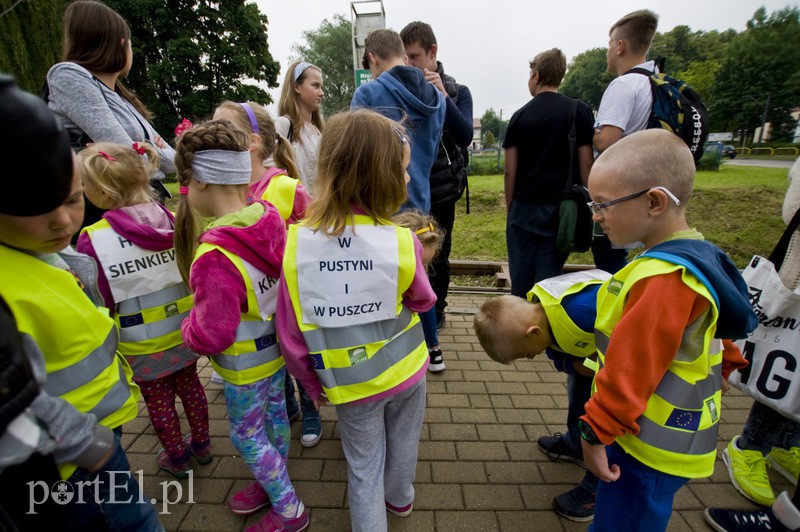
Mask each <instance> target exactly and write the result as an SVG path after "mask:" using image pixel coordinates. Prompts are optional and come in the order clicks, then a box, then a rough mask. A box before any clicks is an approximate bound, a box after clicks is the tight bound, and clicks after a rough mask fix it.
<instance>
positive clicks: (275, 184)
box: [261, 174, 300, 221]
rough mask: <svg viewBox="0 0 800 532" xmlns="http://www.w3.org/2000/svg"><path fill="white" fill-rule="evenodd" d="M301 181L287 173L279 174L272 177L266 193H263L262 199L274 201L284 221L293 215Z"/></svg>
mask: <svg viewBox="0 0 800 532" xmlns="http://www.w3.org/2000/svg"><path fill="white" fill-rule="evenodd" d="M299 182H300V181H298V180H297V179H295V178H293V177H289V176H288V175H286V174H277V175H275V176H273V177H272V179H271V180H270V182H269V184H268V185H267V188H266V189H265V190H264V193H263V194H261V199H262V200H264V201H268V202H270V203H272V204H273V205H274V206H275V208H276V209H278V212H279V213H280V215H281V218H283V219H284V221H285V220H288V219H289V218H290V217H291V216H292V210H294V197H295V194H296V193H297V184H298V183H299Z"/></svg>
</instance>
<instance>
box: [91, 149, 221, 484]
mask: <svg viewBox="0 0 800 532" xmlns="http://www.w3.org/2000/svg"><path fill="white" fill-rule="evenodd" d="M158 164H159V160H158V154H157V153H156V151H155V150H154V149H153V147H152V146H151V145H150V144H146V143H144V142H142V143H141V144H139V143H134V144H133V146H132V147H131V146H121V145H119V144H111V143H96V144H93V145H92V146H90V147H88V148H86V149H84V150H82V151H81V152H80V153H79V154H78V165H79V167H80V171H81V177H82V178H83V186H84V191H85V194H86V197H87V198H89V201H91V202H92V203H93V204H94V205H96V206H97V207H100V208H101V209H103V210H104V211H105V213H104V214H103V218H102V219H101V220H100V221H98V222H97V223H95V224H92V225H90V226H88V227H85V228H84V229H83V231H82V232H81V235H80V237H79V238H78V251H80V252H81V253H86V254H87V255H89V256H90V257H93V258H94V259H95V260H96V261H97V263H98V265H99V271H98V277H99V279H98V281H99V283H98V284H99V287H100V293H101V294H102V295H103V299H104V301H105V304H106V307H108V308H109V309H111V310H112V317H113V318H114V321H116V322H117V326H118V327H119V334H120V346H119V349H120V352H121V353H122V354H123V355H124V356H125V357H126V358H127V359H128V362H129V363H130V365H131V368H133V380H134V381H136V383H137V384H138V385H139V387H140V388H141V390H142V396H143V397H144V402H145V405H147V413H148V414H149V415H150V423H151V424H152V425H153V428H154V429H155V431H156V435H157V436H158V439H159V440H160V441H161V445H162V446H163V449H161V450H160V451H159V453H158V456H157V462H158V467H159V468H160V469H162V470H164V471H167V472H168V473H171V474H172V475H175V476H176V477H178V478H186V477H188V476H189V471H190V470H191V461H190V459H191V457H192V456H194V457H195V459H196V460H197V461H198V463H200V464H208V463H210V462H211V460H212V459H213V452H212V450H211V438H210V437H209V430H208V401H207V399H206V394H205V390H204V389H203V385H202V384H201V383H200V379H199V378H198V376H197V355H195V354H194V353H192V352H191V351H190V350H189V349H188V348H187V347H186V346H185V345H184V344H183V340H182V339H181V323H182V322H183V320H184V318H186V316H188V314H189V310H190V309H191V307H192V294H191V292H190V291H189V288H188V287H187V286H186V285H185V284H184V282H183V279H181V274H180V272H179V271H178V264H177V262H175V247H174V244H173V234H174V225H175V223H174V217H173V215H172V213H171V212H170V211H169V210H168V209H167V208H166V207H164V206H163V205H161V204H160V203H158V202H157V201H155V200H154V198H153V190H152V188H151V187H150V184H149V181H150V176H151V175H152V172H153V171H154V170H155V169H156V168H158ZM176 396H177V397H180V398H181V403H182V404H183V409H184V412H185V413H186V418H187V419H188V421H189V427H190V428H191V434H188V435H187V436H186V437H185V438H184V436H183V433H182V432H181V422H180V418H179V417H178V412H177V410H176V408H175V397H176Z"/></svg>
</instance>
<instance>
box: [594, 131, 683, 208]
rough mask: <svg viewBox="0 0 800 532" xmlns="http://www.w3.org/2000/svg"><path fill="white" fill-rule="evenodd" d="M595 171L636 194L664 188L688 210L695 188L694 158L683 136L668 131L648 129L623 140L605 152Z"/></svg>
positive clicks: (597, 162)
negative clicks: (605, 173)
mask: <svg viewBox="0 0 800 532" xmlns="http://www.w3.org/2000/svg"><path fill="white" fill-rule="evenodd" d="M593 168H604V169H608V170H610V171H611V172H612V173H613V174H614V175H616V177H617V179H618V180H619V181H618V182H619V183H620V184H621V185H622V186H623V187H625V188H627V189H630V190H631V191H632V192H638V191H639V190H642V189H646V188H648V187H650V188H652V187H657V186H663V187H666V188H668V189H669V191H670V192H672V193H673V194H675V196H676V197H677V198H678V199H679V200H680V201H681V205H680V208H681V209H686V204H687V203H689V198H691V197H692V188H693V186H694V174H695V166H694V157H692V152H691V150H689V147H688V146H686V144H685V143H684V142H683V140H681V138H680V137H678V136H677V135H675V134H674V133H671V132H669V131H667V130H665V129H646V130H644V131H638V132H636V133H633V134H631V135H628V136H627V137H623V138H622V139H620V140H619V141H617V142H615V143H614V144H613V145H611V147H609V148H608V149H607V150H605V151H604V152H603V153H602V154H601V155H600V157H598V158H597V160H596V161H595V162H594V166H593Z"/></svg>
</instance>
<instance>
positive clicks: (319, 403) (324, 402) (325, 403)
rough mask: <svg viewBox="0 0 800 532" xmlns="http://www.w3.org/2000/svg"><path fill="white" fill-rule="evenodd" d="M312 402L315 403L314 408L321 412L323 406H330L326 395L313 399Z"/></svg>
mask: <svg viewBox="0 0 800 532" xmlns="http://www.w3.org/2000/svg"><path fill="white" fill-rule="evenodd" d="M312 403H314V408H315V409H316V410H317V412H319V408H320V407H321V406H328V400H327V398H326V397H325V396H324V395H320V396H319V397H317V398H316V399H315V400H314V401H312Z"/></svg>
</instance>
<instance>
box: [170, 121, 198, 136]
mask: <svg viewBox="0 0 800 532" xmlns="http://www.w3.org/2000/svg"><path fill="white" fill-rule="evenodd" d="M193 127H194V124H192V123H191V122H190V121H189V119H188V118H184V119H183V121H181V123H180V124H178V125H177V126H175V136H176V137H180V136H181V135H183V134H184V133H185V132H186V131H188V130H190V129H192V128H193Z"/></svg>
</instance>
